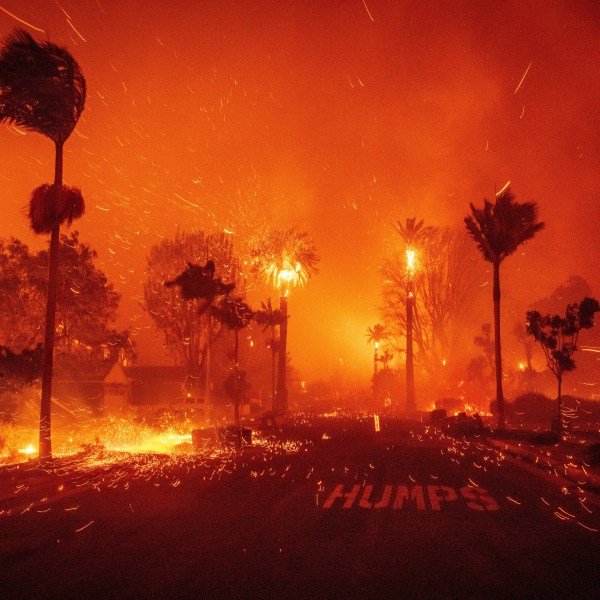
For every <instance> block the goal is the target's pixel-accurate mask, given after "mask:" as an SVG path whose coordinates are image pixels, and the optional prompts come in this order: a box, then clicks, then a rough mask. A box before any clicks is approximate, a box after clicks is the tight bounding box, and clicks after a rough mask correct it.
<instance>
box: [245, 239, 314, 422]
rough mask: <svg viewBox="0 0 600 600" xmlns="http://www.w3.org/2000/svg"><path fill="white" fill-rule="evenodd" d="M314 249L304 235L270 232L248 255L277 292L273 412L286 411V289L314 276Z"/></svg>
mask: <svg viewBox="0 0 600 600" xmlns="http://www.w3.org/2000/svg"><path fill="white" fill-rule="evenodd" d="M319 260H320V259H319V256H318V255H317V251H316V248H315V246H314V244H313V243H312V241H310V240H309V239H308V234H307V233H306V232H304V231H296V229H295V228H291V229H273V230H271V231H269V232H267V234H266V235H265V236H264V237H263V238H262V239H261V240H259V242H258V243H257V244H256V245H255V247H254V250H253V252H252V263H253V265H252V266H253V270H254V271H255V272H256V273H257V274H258V277H259V278H260V279H261V280H262V281H263V282H264V283H267V284H271V285H272V286H273V287H274V288H276V289H278V290H279V310H280V311H281V321H280V324H279V364H278V376H277V396H276V399H277V408H278V410H280V411H282V412H285V411H287V406H288V404H287V385H286V361H287V320H288V314H287V297H288V295H289V292H290V289H291V288H292V287H296V286H302V285H304V284H305V283H306V282H307V281H308V280H309V279H310V277H311V276H312V275H314V274H315V273H317V266H316V265H317V263H318V262H319Z"/></svg>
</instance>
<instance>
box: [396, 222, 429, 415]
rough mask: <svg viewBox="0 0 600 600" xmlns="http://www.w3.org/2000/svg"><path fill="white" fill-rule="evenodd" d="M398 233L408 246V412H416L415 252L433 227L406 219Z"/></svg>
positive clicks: (398, 226) (397, 226) (398, 227)
mask: <svg viewBox="0 0 600 600" xmlns="http://www.w3.org/2000/svg"><path fill="white" fill-rule="evenodd" d="M396 231H397V232H398V233H399V234H400V236H401V237H402V239H403V241H404V243H405V244H406V412H408V413H411V412H414V411H415V410H416V399H415V363H414V355H413V317H414V306H415V283H414V274H415V252H416V248H417V247H418V246H419V245H421V244H423V243H424V242H425V241H426V240H427V238H428V237H429V236H430V235H431V233H432V231H433V227H424V226H423V220H421V221H417V219H416V218H412V219H406V225H402V223H401V222H400V221H398V222H397V223H396Z"/></svg>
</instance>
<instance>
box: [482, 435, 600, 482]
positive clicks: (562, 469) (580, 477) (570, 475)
mask: <svg viewBox="0 0 600 600" xmlns="http://www.w3.org/2000/svg"><path fill="white" fill-rule="evenodd" d="M487 441H488V442H489V443H490V444H491V445H492V446H493V447H494V448H496V450H501V451H502V452H505V453H507V454H510V455H511V456H513V457H516V458H520V459H521V460H524V461H526V462H528V463H530V464H532V465H533V466H535V467H537V468H538V469H540V470H542V471H545V472H547V473H554V474H555V475H556V476H557V477H562V478H564V479H567V480H568V481H571V482H572V483H575V484H577V485H578V486H580V487H582V488H586V489H588V490H590V491H593V492H596V493H600V474H597V473H591V472H589V471H587V470H586V469H585V467H579V466H577V465H573V464H572V463H570V462H566V463H565V462H562V461H561V460H557V459H556V458H552V457H550V456H548V455H547V454H545V453H544V452H542V451H541V450H537V451H536V450H535V449H532V448H527V449H526V448H523V447H522V446H521V445H520V444H517V443H511V442H505V441H500V440H494V439H491V438H487ZM568 460H569V459H568V458H565V461H568Z"/></svg>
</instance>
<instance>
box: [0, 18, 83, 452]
mask: <svg viewBox="0 0 600 600" xmlns="http://www.w3.org/2000/svg"><path fill="white" fill-rule="evenodd" d="M85 97H86V83H85V78H84V76H83V73H82V72H81V69H80V68H79V65H78V64H77V62H76V61H75V59H74V58H73V57H72V56H71V55H70V54H69V52H68V51H67V50H65V49H64V48H60V47H58V46H56V45H55V44H52V43H50V42H43V43H41V44H38V42H36V41H35V40H34V39H33V38H32V37H31V36H30V35H29V34H28V33H27V32H26V31H23V30H17V31H15V32H14V33H13V34H12V35H11V36H9V37H8V38H6V40H5V41H4V44H3V45H2V47H1V48H0V122H7V123H11V124H14V125H16V126H17V127H22V128H24V129H27V130H30V131H35V132H37V133H41V134H42V135H45V136H46V137H48V138H50V139H51V140H52V141H53V142H54V147H55V163H54V183H53V184H51V185H50V184H45V185H42V186H41V187H39V188H37V189H36V190H34V191H33V193H32V195H31V201H30V207H29V218H30V221H31V227H32V229H33V230H34V231H35V232H36V233H38V234H48V233H49V234H50V259H49V269H48V298H47V304H46V331H45V337H44V366H43V373H42V398H41V402H40V442H39V457H40V460H46V459H50V458H52V437H51V422H50V405H51V398H52V367H53V358H54V334H55V315H56V292H57V288H58V260H59V237H60V226H61V225H62V224H63V223H68V224H70V223H71V222H72V221H73V220H75V219H78V218H79V217H81V216H82V215H83V213H84V210H85V205H84V201H83V197H82V195H81V191H80V190H79V189H77V188H70V187H67V186H65V185H63V146H64V144H65V142H66V140H67V139H68V137H69V136H70V135H71V133H72V132H73V130H74V129H75V126H76V125H77V122H78V120H79V116H80V115H81V112H82V111H83V108H84V105H85Z"/></svg>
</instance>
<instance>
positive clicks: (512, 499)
mask: <svg viewBox="0 0 600 600" xmlns="http://www.w3.org/2000/svg"><path fill="white" fill-rule="evenodd" d="M506 499H507V500H510V502H512V503H513V504H518V505H519V506H520V505H521V503H520V502H519V501H518V500H515V499H514V498H511V497H510V496H506Z"/></svg>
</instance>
